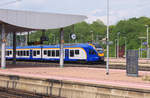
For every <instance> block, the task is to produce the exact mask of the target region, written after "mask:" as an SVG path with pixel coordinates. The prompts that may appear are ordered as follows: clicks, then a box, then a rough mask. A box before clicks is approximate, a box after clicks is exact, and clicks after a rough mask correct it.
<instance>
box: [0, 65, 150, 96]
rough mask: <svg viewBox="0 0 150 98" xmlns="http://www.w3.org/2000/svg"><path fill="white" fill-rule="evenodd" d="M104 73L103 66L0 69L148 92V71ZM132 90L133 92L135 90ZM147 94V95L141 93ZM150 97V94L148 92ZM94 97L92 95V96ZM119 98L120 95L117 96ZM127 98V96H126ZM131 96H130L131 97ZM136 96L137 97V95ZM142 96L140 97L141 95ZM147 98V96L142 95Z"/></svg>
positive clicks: (114, 70) (10, 73)
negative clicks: (131, 75) (137, 75)
mask: <svg viewBox="0 0 150 98" xmlns="http://www.w3.org/2000/svg"><path fill="white" fill-rule="evenodd" d="M91 66H92V65H91ZM109 71H110V74H109V75H106V74H105V73H106V69H104V68H84V67H64V68H58V67H49V66H19V65H16V66H14V67H8V68H6V69H0V75H6V76H9V75H12V76H19V77H28V78H34V79H36V78H37V79H53V80H60V81H70V82H71V83H73V82H78V83H82V84H88V85H89V84H94V85H101V86H102V87H105V86H106V87H111V89H112V88H113V87H115V88H117V89H118V88H119V89H120V88H124V90H131V91H134V90H135V91H144V92H146V93H147V92H150V81H146V80H144V78H145V76H150V72H148V71H139V77H128V76H127V75H126V71H125V70H118V69H110V70H109ZM135 91H134V92H135ZM143 96H148V95H145V94H144V95H143ZM149 97H150V94H149ZM93 98H94V97H93ZM119 98H121V97H119ZM127 98H128V97H127ZM131 98H132V97H131ZM137 98H138V97H137ZM141 98H142V97H141ZM143 98H148V97H143Z"/></svg>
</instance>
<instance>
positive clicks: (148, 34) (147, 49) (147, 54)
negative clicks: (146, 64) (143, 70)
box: [145, 25, 149, 58]
mask: <svg viewBox="0 0 150 98" xmlns="http://www.w3.org/2000/svg"><path fill="white" fill-rule="evenodd" d="M145 27H147V58H149V43H148V42H149V41H148V40H149V38H148V36H149V34H148V32H149V26H148V25H145Z"/></svg>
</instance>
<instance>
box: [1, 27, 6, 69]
mask: <svg viewBox="0 0 150 98" xmlns="http://www.w3.org/2000/svg"><path fill="white" fill-rule="evenodd" d="M1 37H2V44H1V68H2V69H5V68H6V58H5V46H6V37H5V25H4V24H2V33H1Z"/></svg>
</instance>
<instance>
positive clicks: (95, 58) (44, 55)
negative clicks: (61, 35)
mask: <svg viewBox="0 0 150 98" xmlns="http://www.w3.org/2000/svg"><path fill="white" fill-rule="evenodd" d="M59 48H60V46H59V45H45V46H24V47H16V59H17V60H34V61H35V60H43V61H59V59H60V52H59V50H60V49H59ZM6 59H13V49H12V47H7V48H6ZM64 61H85V62H103V61H104V51H103V48H102V47H101V46H100V45H99V44H89V43H80V44H66V45H64Z"/></svg>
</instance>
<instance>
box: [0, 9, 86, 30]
mask: <svg viewBox="0 0 150 98" xmlns="http://www.w3.org/2000/svg"><path fill="white" fill-rule="evenodd" d="M86 18H87V17H86V16H83V15H69V14H56V13H43V12H31V11H19V10H8V9H0V24H5V31H6V32H7V33H9V32H25V31H31V30H43V29H55V28H62V27H66V26H69V25H72V24H75V23H78V22H81V21H83V20H85V19H86Z"/></svg>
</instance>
